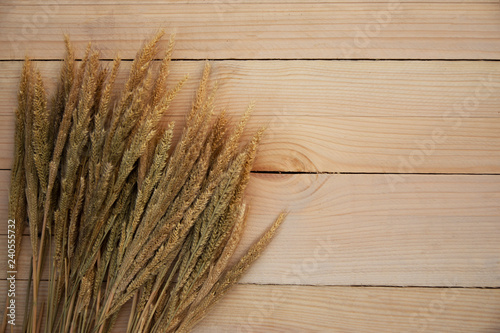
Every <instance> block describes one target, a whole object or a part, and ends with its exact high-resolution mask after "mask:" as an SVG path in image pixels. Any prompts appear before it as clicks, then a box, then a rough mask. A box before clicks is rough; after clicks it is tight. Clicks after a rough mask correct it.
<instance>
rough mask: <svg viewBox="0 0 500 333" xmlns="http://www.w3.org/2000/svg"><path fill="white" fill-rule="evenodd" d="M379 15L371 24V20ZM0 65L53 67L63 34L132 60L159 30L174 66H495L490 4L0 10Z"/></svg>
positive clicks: (498, 47) (498, 27)
mask: <svg viewBox="0 0 500 333" xmlns="http://www.w3.org/2000/svg"><path fill="white" fill-rule="evenodd" d="M377 15H378V16H377ZM0 17H1V18H2V19H1V20H0V31H2V34H1V35H0V59H22V58H23V57H24V55H25V53H26V52H27V51H28V50H29V52H30V53H31V54H36V57H38V58H41V59H59V58H61V57H62V53H63V42H62V34H63V33H70V34H71V36H72V38H73V40H74V41H75V42H76V44H77V45H78V46H79V48H80V49H82V48H83V47H84V45H85V44H86V43H87V42H88V41H89V40H93V41H97V42H100V43H101V45H103V48H104V49H103V57H104V58H112V57H113V55H114V53H115V52H116V50H120V51H121V54H122V55H123V57H125V58H131V57H133V55H134V54H135V52H136V50H137V48H138V47H139V46H140V45H141V43H142V41H143V40H144V39H145V38H146V37H147V36H150V35H151V34H152V31H154V30H156V29H159V28H162V27H164V28H166V29H167V30H169V31H176V32H177V36H178V41H179V42H178V45H177V48H176V50H177V51H176V57H177V58H179V59H206V58H209V59H231V58H237V59H299V58H302V59H304V58H307V59H339V58H342V59H354V58H355V59H368V58H372V59H373V58H374V59H478V58H480V59H498V54H499V51H500V38H499V32H500V7H498V4H496V3H456V4H454V5H453V6H450V5H448V4H445V3H441V4H440V3H406V2H405V3H400V2H397V1H393V2H383V3H363V4H362V5H359V4H356V3H315V4H311V3H294V4H288V3H283V4H277V3H273V4H269V3H255V4H245V3H235V4H230V3H223V4H222V5H221V6H220V7H218V6H207V5H203V4H193V3H191V4H185V3H169V4H152V3H145V4H141V6H134V5H130V4H124V5H120V6H116V5H93V4H89V5H60V6H59V5H56V6H45V7H44V6H43V5H40V4H36V5H29V6H1V7H0Z"/></svg>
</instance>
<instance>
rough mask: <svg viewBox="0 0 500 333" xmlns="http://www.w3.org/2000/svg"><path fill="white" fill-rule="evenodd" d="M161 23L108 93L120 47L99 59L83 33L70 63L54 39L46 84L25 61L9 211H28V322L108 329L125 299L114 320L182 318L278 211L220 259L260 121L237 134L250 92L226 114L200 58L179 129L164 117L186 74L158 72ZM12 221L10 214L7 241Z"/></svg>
mask: <svg viewBox="0 0 500 333" xmlns="http://www.w3.org/2000/svg"><path fill="white" fill-rule="evenodd" d="M163 35H164V32H163V31H160V32H158V33H157V34H156V35H155V36H154V37H153V38H152V39H151V40H149V41H147V42H145V43H144V45H143V46H142V48H141V49H140V50H139V51H138V52H137V55H136V57H135V59H134V60H133V62H132V63H131V66H130V70H129V73H128V77H127V79H126V82H125V85H124V86H123V88H122V89H121V91H120V92H119V93H118V94H117V95H115V94H114V91H115V90H116V89H115V81H117V78H118V77H119V67H120V59H119V58H118V57H116V58H115V59H114V61H113V63H112V66H111V68H107V67H105V66H103V65H102V63H101V62H100V60H99V58H100V55H99V52H98V51H97V50H96V49H95V48H94V47H92V46H91V45H90V44H89V45H88V47H87V49H86V52H85V55H84V57H83V59H82V61H80V62H78V65H77V62H76V61H75V59H74V50H73V47H72V46H71V43H70V42H69V38H68V37H66V38H65V43H66V52H67V54H66V57H65V61H64V62H63V64H62V67H61V71H60V79H59V82H58V85H57V88H56V90H55V92H54V93H52V94H50V95H48V96H47V93H46V91H45V88H44V84H43V80H42V76H41V74H40V72H39V71H37V70H36V69H35V68H34V66H33V64H32V63H31V62H30V61H29V60H28V59H27V60H26V61H25V64H24V67H23V71H22V74H21V82H20V87H19V97H18V108H17V111H16V134H15V135H16V136H15V140H14V141H15V150H14V153H15V156H14V166H13V172H12V180H11V192H10V198H9V214H10V216H12V217H14V218H15V219H16V220H19V221H23V220H24V219H25V216H27V217H28V220H29V228H30V239H31V247H32V257H33V259H32V266H33V269H32V276H31V280H32V288H31V290H30V297H31V299H32V302H31V306H28V308H27V309H26V318H27V321H26V322H27V327H26V331H28V332H32V333H34V332H41V331H44V332H76V331H78V332H107V331H109V330H111V329H112V327H113V324H114V322H115V320H116V318H117V317H118V314H119V313H120V311H124V304H126V303H127V302H128V301H130V300H131V301H132V303H133V304H132V310H131V311H130V312H129V313H128V315H129V320H128V326H127V332H130V333H132V332H153V333H156V332H183V331H186V330H189V329H191V328H192V327H193V326H194V325H195V324H196V323H197V322H198V321H199V320H200V319H201V318H202V317H203V316H204V315H205V314H206V313H207V312H208V311H209V309H210V308H211V306H212V305H213V304H214V303H215V302H216V301H217V300H218V299H219V298H220V297H222V295H224V294H225V293H226V292H227V291H228V290H229V288H230V287H231V286H232V285H234V284H235V283H236V282H237V281H238V279H239V278H240V277H241V276H242V274H243V273H244V272H245V271H246V270H247V269H248V267H249V266H250V265H251V264H252V263H253V262H254V261H255V260H256V259H257V258H258V257H259V256H260V254H261V253H262V252H263V251H264V249H265V247H266V246H267V245H268V244H269V242H270V241H271V239H272V238H273V237H274V235H275V233H276V231H277V229H278V227H279V225H280V224H281V223H282V222H283V220H284V218H285V214H281V215H280V216H279V217H278V219H277V220H276V221H275V223H274V224H273V225H272V226H271V227H270V229H269V230H268V231H267V232H266V233H265V234H264V235H263V236H262V238H261V239H260V240H259V241H258V242H256V243H255V244H254V245H253V246H252V247H251V248H250V250H249V251H248V253H247V254H246V255H245V256H244V257H243V258H241V260H240V261H239V262H238V263H237V264H236V265H235V266H233V267H228V265H229V262H230V258H231V257H232V256H233V254H234V253H235V252H236V248H237V246H238V244H239V241H240V239H241V238H242V237H243V232H244V228H245V225H246V217H247V214H248V209H247V206H246V204H245V200H244V192H245V189H246V186H247V184H248V182H249V181H250V172H251V170H252V166H253V162H254V159H255V156H256V154H257V148H258V145H259V142H260V139H261V137H262V133H263V130H259V131H257V132H256V133H254V135H253V136H251V139H249V140H243V138H244V137H245V136H244V135H243V134H244V131H245V127H246V124H247V122H248V119H249V117H250V114H251V111H252V109H253V104H251V105H250V106H249V107H248V109H247V111H246V112H245V113H244V114H243V116H242V117H241V119H240V121H239V122H238V123H237V124H236V125H235V126H231V125H230V121H229V118H228V116H227V114H226V113H225V112H224V111H223V112H220V113H218V114H217V113H216V107H215V105H216V102H215V100H216V95H217V89H218V85H217V83H213V84H212V83H211V81H210V72H211V64H210V63H209V62H205V64H204V67H203V72H202V77H201V80H200V82H199V86H198V89H197V91H196V94H195V97H194V101H193V102H192V104H191V105H189V106H190V111H189V112H188V113H187V115H186V123H185V126H184V127H183V128H182V131H181V135H180V137H179V138H176V137H175V135H174V124H173V123H172V122H170V123H169V124H168V126H163V125H162V122H163V120H164V117H165V116H168V111H169V110H170V107H171V105H172V101H173V100H174V99H175V98H176V96H177V94H178V93H179V91H180V90H181V89H182V87H183V86H184V84H185V82H186V81H187V80H188V77H187V76H186V77H184V78H183V79H182V80H180V81H179V82H175V83H174V84H173V85H168V84H167V83H168V82H167V81H168V78H169V76H168V74H169V68H170V65H171V58H172V54H173V45H174V39H173V36H171V38H170V41H169V42H168V45H167V46H166V51H165V53H164V57H163V60H162V61H161V63H159V66H156V64H155V58H156V56H157V55H158V54H159V50H160V49H161V39H162V37H163ZM167 87H169V88H167ZM53 121H57V124H56V125H55V126H52V125H51V122H53ZM22 230H23V228H22V223H19V224H18V225H16V235H18V237H17V239H19V241H20V240H21V239H22ZM16 246H17V249H20V246H19V244H17V245H16ZM45 262H48V267H49V270H50V271H49V272H48V276H49V281H48V288H49V290H48V296H47V297H46V298H45V297H42V293H41V292H40V281H41V277H42V275H43V274H44V272H43V268H44V267H45V265H44V263H45ZM42 317H45V318H46V320H45V321H42V320H41V318H42ZM42 322H44V323H45V324H44V326H43V327H42V326H41V325H42ZM4 323H5V321H4Z"/></svg>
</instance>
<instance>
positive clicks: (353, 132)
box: [0, 61, 500, 173]
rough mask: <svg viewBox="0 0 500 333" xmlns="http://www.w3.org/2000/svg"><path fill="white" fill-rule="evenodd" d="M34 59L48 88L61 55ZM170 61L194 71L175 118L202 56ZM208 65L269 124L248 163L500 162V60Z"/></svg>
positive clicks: (9, 109) (0, 137)
mask: <svg viewBox="0 0 500 333" xmlns="http://www.w3.org/2000/svg"><path fill="white" fill-rule="evenodd" d="M38 65H39V67H40V69H41V71H42V72H43V74H44V76H45V77H47V80H46V82H47V86H48V89H49V90H52V89H53V87H54V84H55V81H56V77H57V73H58V68H59V65H60V64H59V63H52V62H50V63H46V62H41V63H39V64H38ZM129 65H130V63H127V64H125V66H124V67H128V66H129ZM20 66H21V63H17V62H15V63H11V62H4V63H0V73H1V74H2V75H1V76H0V77H2V80H1V81H0V102H1V103H2V104H1V107H0V129H1V131H0V147H1V148H2V149H1V153H0V168H3V169H7V168H10V166H11V164H12V154H13V153H12V149H13V144H12V140H13V136H14V133H13V131H14V119H13V110H14V109H15V107H16V91H17V81H18V76H19V72H20ZM173 67H174V70H173V73H172V81H173V82H176V81H177V80H178V79H180V78H181V77H182V75H184V74H185V73H194V78H193V79H192V80H190V82H189V84H188V86H187V87H186V89H184V90H183V93H182V94H181V95H180V96H179V98H178V100H177V102H176V103H174V105H173V106H172V112H171V113H172V116H171V118H172V119H177V120H179V118H180V119H181V121H180V124H182V115H183V114H185V113H186V112H187V108H188V107H189V105H191V99H192V94H193V91H194V90H195V87H196V82H197V81H198V80H197V79H198V76H199V72H200V70H199V69H200V67H201V64H200V63H198V62H188V63H184V62H182V63H175V64H174V66H173ZM214 67H215V70H214V77H219V78H221V81H222V84H221V85H222V86H221V88H220V90H219V91H220V92H221V93H220V96H219V102H218V105H219V106H220V107H223V108H227V109H229V110H230V112H231V113H232V114H233V115H234V114H238V113H241V111H242V110H244V108H245V106H246V105H247V103H248V102H249V101H250V100H252V99H257V101H258V104H257V108H256V112H255V114H254V117H253V119H252V120H251V123H250V125H249V129H250V131H253V130H256V129H257V128H258V127H260V126H262V125H268V127H269V129H268V132H267V137H266V139H265V141H264V144H263V145H262V147H261V152H260V154H259V158H258V160H257V163H256V165H255V170H266V171H269V170H270V171H276V170H279V171H321V172H400V173H408V172H410V173H415V172H417V173H427V172H442V173H497V172H499V171H500V154H499V152H500V136H498V133H500V118H499V117H498V116H499V115H500V113H499V112H498V111H497V110H499V109H500V97H498V96H500V63H497V62H485V63H478V62H457V63H454V62H451V63H450V62H439V63H438V64H435V63H434V62H412V65H411V66H408V64H405V63H402V62H364V61H362V62H357V61H353V62H340V63H339V62H326V61H319V62H308V61H292V62H281V61H277V62H274V61H273V62H262V61H252V62H233V61H222V62H216V63H215V66H214ZM124 69H125V70H124V71H122V73H121V74H122V75H121V76H120V80H119V86H120V85H121V84H123V82H124V81H125V72H126V68H124ZM367 71H371V74H370V75H369V76H368V77H366V78H365V79H362V80H360V79H358V78H359V77H360V76H361V75H363V73H364V72H367ZM438 72H439V73H440V74H436V73H438ZM268 73H274V74H268ZM322 73H323V74H322ZM464 77H467V79H465V80H464ZM360 81H361V82H360ZM462 81H464V82H462ZM457 105H458V106H459V107H457ZM488 117H492V118H494V119H489V118H488ZM180 128H181V126H178V129H180ZM250 131H249V132H250Z"/></svg>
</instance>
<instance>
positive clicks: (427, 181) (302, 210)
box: [0, 0, 500, 332]
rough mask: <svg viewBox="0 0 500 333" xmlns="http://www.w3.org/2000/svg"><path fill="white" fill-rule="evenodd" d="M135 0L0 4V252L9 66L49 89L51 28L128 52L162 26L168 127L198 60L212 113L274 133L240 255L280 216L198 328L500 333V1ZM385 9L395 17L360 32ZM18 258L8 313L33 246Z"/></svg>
mask: <svg viewBox="0 0 500 333" xmlns="http://www.w3.org/2000/svg"><path fill="white" fill-rule="evenodd" d="M139 3H140V2H139V1H137V0H126V1H121V2H120V4H117V2H116V1H114V0H106V1H102V2H101V1H96V0H81V1H78V2H77V3H76V4H75V2H70V1H67V0H50V1H45V2H44V3H43V4H42V3H41V2H40V1H35V0H22V1H14V0H6V1H2V3H1V4H0V169H1V170H0V248H2V247H3V248H5V245H2V244H5V243H6V241H5V240H6V236H5V234H6V222H7V218H8V217H7V196H8V183H9V179H8V177H9V174H10V171H9V169H10V165H11V163H12V156H11V155H12V136H13V121H14V120H13V110H14V108H15V103H16V91H17V83H18V76H19V73H20V68H21V65H22V63H21V62H20V61H19V60H20V59H22V58H23V57H24V55H25V54H26V53H27V54H29V55H31V56H34V57H36V58H37V59H45V60H49V61H40V62H37V66H38V67H39V68H40V69H41V71H42V73H43V75H44V77H45V78H46V82H47V86H48V87H49V89H50V87H53V85H54V81H55V78H56V77H57V74H58V67H59V65H60V62H59V61H56V60H59V59H60V58H61V57H62V55H63V44H62V38H61V35H62V33H70V34H71V37H72V39H73V41H75V43H76V45H77V47H79V48H80V50H82V49H83V47H84V45H85V44H86V43H87V42H88V41H90V40H92V41H93V42H95V44H96V45H97V46H98V47H100V48H101V49H102V50H103V53H102V58H103V59H109V58H112V57H114V55H115V51H116V50H119V51H120V54H121V55H122V57H124V58H126V59H130V58H132V57H133V54H134V52H135V50H136V49H137V47H138V46H140V44H141V43H142V41H143V40H144V38H145V37H147V36H150V35H151V34H152V32H153V31H154V30H155V29H158V28H160V27H165V28H166V29H167V31H174V30H175V31H176V32H177V41H178V44H177V49H176V52H175V54H174V58H175V59H176V60H179V59H182V60H188V61H176V62H174V64H173V68H172V79H173V80H176V79H179V78H180V77H181V76H182V75H183V74H185V73H190V74H191V79H190V80H189V82H188V84H187V85H186V87H185V89H184V91H183V92H182V93H181V94H180V96H179V98H178V101H177V102H176V104H174V106H173V108H172V114H171V119H174V120H176V121H177V123H179V126H178V127H179V128H180V125H181V124H182V114H183V113H184V112H185V111H186V109H187V107H188V106H189V103H190V102H189V101H190V99H191V98H192V94H193V89H194V87H195V86H196V80H197V79H198V78H199V75H200V71H201V68H202V63H201V62H200V61H199V60H203V59H219V60H217V61H214V74H213V78H214V79H218V80H219V81H220V83H221V87H220V89H219V92H220V93H219V99H218V105H219V106H220V107H221V108H227V110H228V111H229V113H231V114H232V115H235V116H236V115H238V114H240V113H241V111H242V110H244V108H245V107H246V105H247V104H248V103H249V102H250V101H252V100H256V102H257V108H256V111H255V114H254V117H253V119H252V121H251V124H250V127H251V128H252V129H254V128H256V127H257V126H262V125H267V126H268V127H269V129H268V131H267V137H266V138H265V141H264V143H263V145H262V149H261V151H260V155H259V157H258V160H257V162H256V166H255V170H256V171H259V172H262V173H255V174H254V175H253V176H252V181H251V183H250V186H249V189H248V196H247V197H248V200H249V202H250V204H251V216H250V218H249V223H248V230H247V234H246V236H245V238H244V239H243V241H242V246H241V249H240V250H239V253H240V254H241V253H242V252H243V250H244V248H246V247H248V246H249V245H250V243H251V242H252V240H253V239H255V238H256V237H257V236H258V235H259V234H260V233H261V232H262V231H263V230H264V229H265V228H266V226H267V225H268V224H269V223H270V222H271V221H272V220H273V217H275V215H276V214H277V213H278V212H279V211H280V210H281V209H282V208H288V209H289V210H290V215H289V218H288V219H287V221H286V223H285V224H284V225H283V229H282V230H281V231H280V233H279V234H278V236H277V238H276V239H275V241H274V242H273V243H272V244H271V245H270V247H269V249H268V251H267V252H266V253H265V254H264V255H263V257H262V258H261V259H260V260H259V261H258V262H257V263H256V264H255V266H254V267H252V268H251V269H250V271H249V272H248V274H247V275H246V276H245V277H244V278H243V280H242V284H240V285H238V286H236V287H235V289H234V290H233V291H231V292H230V293H229V294H228V295H227V297H226V298H225V299H223V300H222V301H221V302H220V303H219V304H218V305H216V307H215V308H214V310H213V312H212V313H210V315H209V316H208V317H207V318H206V319H205V320H204V321H203V322H202V323H200V325H199V326H198V327H197V329H196V330H195V331H196V332H498V331H500V293H499V289H500V259H499V258H500V205H499V202H500V62H497V61H492V60H497V59H500V57H499V56H500V6H499V4H498V1H493V0H492V1H469V0H467V1H460V0H459V1H447V0H440V1H427V0H426V1H420V0H418V1H401V2H400V4H399V5H398V3H399V2H398V1H392V2H385V1H361V0H349V1H336V0H335V1H334V0H330V1H327V0H322V1H314V2H312V1H295V0H293V1H287V3H278V2H272V1H265V0H244V1H229V0H209V1H201V0H176V1H167V0H151V1H147V2H145V3H142V4H141V5H139ZM394 5H396V7H395V9H390V8H391V6H394ZM47 6H48V7H47ZM378 12H386V13H387V12H388V13H389V18H387V16H386V18H387V22H386V23H383V24H379V26H378V27H379V28H380V31H377V30H374V31H372V37H370V38H368V39H363V38H362V36H361V35H360V32H363V31H365V34H366V27H372V28H374V29H376V28H377V16H376V15H377V13H378ZM379 19H380V18H379ZM381 22H382V21H381ZM174 28H175V29H174ZM360 36H361V37H360ZM80 53H81V52H80ZM231 59H233V60H231ZM336 59H338V60H336ZM352 59H364V60H355V61H353V60H352ZM391 59H393V60H391ZM456 59H462V61H449V60H456ZM192 60H196V61H192ZM375 60H380V61H375ZM429 60H431V61H429ZM129 65H130V63H129V62H124V64H123V68H124V71H123V73H124V72H125V69H126V68H127V67H128V66H129ZM123 73H122V75H121V77H120V78H119V82H123V79H124V74H123ZM433 134H434V136H433ZM440 135H442V136H445V138H444V139H443V138H442V137H441V136H440ZM274 172H284V173H283V174H275V173H274ZM304 172H305V173H304ZM338 172H341V173H344V174H340V175H338V174H335V173H338ZM289 173H290V174H289ZM23 251H24V252H23V255H22V256H21V258H19V260H20V262H21V265H22V266H23V267H21V268H20V270H19V275H18V290H19V295H20V297H19V298H18V300H19V305H20V306H22V304H23V302H24V297H23V296H22V295H25V293H26V283H27V281H26V278H27V262H28V260H29V259H28V253H29V244H28V242H24V245H23ZM0 255H1V253H0ZM0 271H1V273H0V278H1V279H4V278H5V273H4V272H5V260H0ZM483 288H487V289H483ZM5 291H6V283H5V280H3V281H0V296H1V297H3V295H4V294H5ZM44 292H46V291H45V290H43V288H42V293H44ZM2 310H3V309H2ZM18 314H19V315H21V314H22V311H18ZM125 321H126V319H125V318H124V317H122V318H120V319H119V320H118V323H117V327H116V330H115V331H116V332H121V330H122V329H123V327H124V325H125Z"/></svg>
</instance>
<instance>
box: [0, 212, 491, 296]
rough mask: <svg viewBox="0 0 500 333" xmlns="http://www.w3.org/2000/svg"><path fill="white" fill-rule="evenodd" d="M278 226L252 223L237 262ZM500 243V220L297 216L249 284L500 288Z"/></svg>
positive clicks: (25, 261) (24, 266) (2, 265)
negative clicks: (254, 242)
mask: <svg viewBox="0 0 500 333" xmlns="http://www.w3.org/2000/svg"><path fill="white" fill-rule="evenodd" d="M272 219H273V216H271V215H269V216H255V215H253V216H251V217H250V218H249V220H248V225H249V227H248V229H247V232H246V233H245V235H244V237H243V240H242V243H241V245H240V247H239V250H238V251H237V253H236V254H235V259H236V258H239V257H241V256H243V255H244V251H245V250H246V249H247V248H248V247H249V246H250V245H251V243H252V242H253V241H255V240H256V239H257V238H258V236H260V235H261V234H262V232H264V231H265V229H266V227H267V226H269V225H270V223H271V222H272ZM444 235H446V236H444ZM0 243H3V244H6V243H7V236H5V235H0ZM22 244H23V246H22V252H21V255H20V257H19V258H18V259H17V260H18V263H19V269H18V274H17V279H18V280H26V279H28V278H29V275H28V274H29V266H30V260H31V259H30V255H31V247H30V241H29V236H24V239H23V243H22ZM499 244H500V222H499V217H498V216H496V217H489V216H488V217H469V216H465V217H448V216H446V217H433V216H423V217H415V216H399V217H389V216H374V217H369V216H361V217H353V216H338V217H331V218H328V217H325V216H310V217H309V216H307V217H297V216H293V215H292V216H290V217H289V218H288V219H287V221H286V223H285V224H284V225H283V227H282V230H281V231H280V232H279V234H278V236H277V237H276V239H275V240H274V241H273V243H272V244H271V245H270V246H269V248H268V249H267V250H266V252H265V253H264V254H263V255H262V257H261V258H260V259H259V260H258V261H257V262H256V263H255V264H254V265H253V266H252V267H251V268H250V270H249V271H248V272H247V273H246V274H245V276H244V277H243V279H242V280H241V283H250V284H272V285H275V284H292V285H338V286H350V285H369V286H437V287H451V286H458V287H490V288H498V287H500V264H499V262H498V255H497V253H499V252H500V245H499ZM234 261H235V260H233V262H234ZM48 267H49V266H48V263H47V264H46V268H45V271H44V274H43V277H42V278H43V279H44V280H46V279H48ZM6 271H7V263H6V262H4V261H2V262H0V279H2V280H3V279H5V278H6V276H7V275H6V273H5V272H6Z"/></svg>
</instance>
